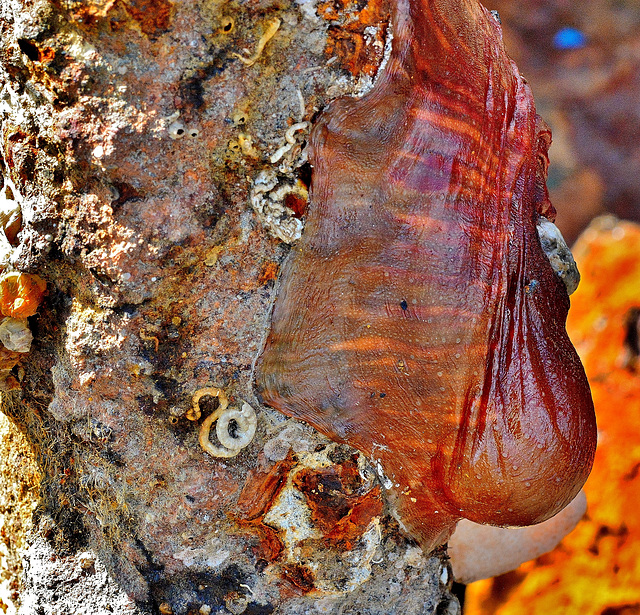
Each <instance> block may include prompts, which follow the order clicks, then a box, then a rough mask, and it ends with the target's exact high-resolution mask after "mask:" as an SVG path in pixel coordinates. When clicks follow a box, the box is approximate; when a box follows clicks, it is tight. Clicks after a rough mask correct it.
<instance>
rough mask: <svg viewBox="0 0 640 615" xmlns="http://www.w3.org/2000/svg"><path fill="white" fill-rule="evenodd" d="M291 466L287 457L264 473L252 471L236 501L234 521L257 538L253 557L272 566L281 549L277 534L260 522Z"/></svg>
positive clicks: (289, 457) (290, 460)
mask: <svg viewBox="0 0 640 615" xmlns="http://www.w3.org/2000/svg"><path fill="white" fill-rule="evenodd" d="M292 466H293V458H292V457H291V455H290V454H289V455H288V456H287V457H286V459H283V460H282V461H279V462H278V463H276V464H275V465H274V466H273V467H271V468H270V469H269V470H268V471H266V472H264V471H260V470H258V469H253V470H251V471H250V472H249V474H248V475H247V480H246V481H245V484H244V487H243V488H242V492H241V493H240V497H239V498H238V503H237V509H238V511H239V513H240V516H239V517H236V518H235V521H236V523H237V524H238V525H239V526H240V527H241V528H243V529H245V530H247V531H249V532H250V533H252V534H254V535H255V536H257V538H258V540H259V542H258V544H257V545H256V546H255V547H253V554H254V556H255V557H256V559H258V560H265V561H267V562H273V561H274V560H276V559H278V558H279V557H280V554H281V553H282V551H283V549H284V546H283V544H282V541H281V540H280V537H279V536H278V532H277V531H276V530H274V529H273V528H272V527H270V526H268V525H265V524H264V523H263V521H262V520H263V518H264V516H265V514H266V513H267V512H268V510H269V508H271V504H272V503H273V501H274V500H275V499H276V498H277V496H278V494H279V493H280V491H281V490H282V488H283V487H284V485H285V483H286V481H287V476H288V475H289V472H290V471H291V467H292Z"/></svg>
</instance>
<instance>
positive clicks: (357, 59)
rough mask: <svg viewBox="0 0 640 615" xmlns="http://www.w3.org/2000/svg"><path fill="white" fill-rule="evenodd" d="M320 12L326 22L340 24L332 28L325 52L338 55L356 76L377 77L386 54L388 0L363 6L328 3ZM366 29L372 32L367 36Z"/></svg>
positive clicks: (345, 0) (346, 0) (351, 0)
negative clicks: (362, 74)
mask: <svg viewBox="0 0 640 615" xmlns="http://www.w3.org/2000/svg"><path fill="white" fill-rule="evenodd" d="M317 10H318V14H319V15H320V16H321V17H322V18H323V19H326V20H327V21H331V22H336V21H338V22H339V23H338V24H333V25H331V26H330V27H329V37H328V40H327V48H326V53H327V54H328V55H330V56H337V57H338V58H339V60H340V63H341V65H342V66H343V67H344V68H346V69H347V70H348V71H349V72H350V73H351V74H353V75H358V74H360V73H364V74H365V75H370V76H373V75H375V74H376V72H377V70H378V66H380V62H381V61H382V57H383V55H384V42H385V38H386V31H387V27H388V25H389V14H390V10H389V5H388V0H369V2H367V3H366V4H364V6H363V3H362V2H361V1H360V2H358V1H357V0H326V1H325V2H320V3H319V4H318V7H317ZM367 28H370V30H369V31H368V33H367V34H365V30H366V29H367ZM371 28H374V30H375V33H374V32H373V31H372V30H371Z"/></svg>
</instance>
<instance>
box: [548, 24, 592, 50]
mask: <svg viewBox="0 0 640 615" xmlns="http://www.w3.org/2000/svg"><path fill="white" fill-rule="evenodd" d="M586 44H587V37H586V36H585V35H584V33H583V32H581V31H580V30H578V29H577V28H562V29H560V30H558V31H557V32H556V33H555V36H554V37H553V46H554V47H555V48H556V49H581V48H582V47H584V46H585V45H586Z"/></svg>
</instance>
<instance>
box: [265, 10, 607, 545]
mask: <svg viewBox="0 0 640 615" xmlns="http://www.w3.org/2000/svg"><path fill="white" fill-rule="evenodd" d="M392 22H393V36H394V38H393V49H392V52H391V57H390V58H389V61H388V63H387V65H386V67H385V69H384V71H383V73H382V74H381V75H380V76H379V78H378V80H377V82H376V84H375V86H374V88H373V89H372V90H371V91H370V92H369V93H368V94H367V95H365V96H363V97H362V98H360V99H353V98H343V99H339V100H336V101H334V102H333V103H332V104H331V105H330V106H329V107H328V109H327V110H326V111H325V112H324V113H323V115H322V116H321V118H320V120H319V121H318V123H317V125H316V126H315V127H314V129H313V132H312V134H311V142H310V161H311V164H312V166H313V177H312V185H311V193H310V205H309V213H308V218H307V221H306V228H305V231H304V234H303V236H302V239H301V240H300V242H299V243H298V244H296V245H295V247H294V249H293V251H292V254H291V256H290V257H289V260H288V261H287V263H286V264H285V266H284V268H283V272H282V279H281V286H280V290H279V296H278V299H277V301H276V304H275V307H274V312H273V321H272V329H271V332H270V335H269V337H268V339H267V342H266V346H265V349H264V351H263V354H262V356H261V358H260V360H259V362H258V365H257V372H256V384H257V387H258V391H259V393H260V395H261V396H262V399H263V400H264V401H265V402H266V403H267V404H269V405H271V406H273V407H275V408H277V409H278V410H280V411H281V412H283V413H285V414H286V415H289V416H293V417H296V418H298V419H301V420H304V421H307V422H308V423H310V424H311V425H313V426H314V427H316V428H317V429H318V430H319V431H321V432H323V433H325V434H326V435H328V436H329V437H331V438H333V439H334V440H337V441H340V442H346V443H348V444H350V445H352V446H354V447H356V448H358V449H360V450H361V451H363V452H364V453H366V454H367V455H368V456H369V457H370V458H371V459H372V460H373V462H374V465H376V467H378V468H379V470H380V472H381V475H382V478H383V480H382V482H383V485H384V486H385V487H386V489H387V493H388V496H389V502H390V504H391V506H392V509H393V511H394V513H395V514H396V516H397V518H398V519H399V521H400V522H401V524H402V526H403V527H404V528H405V529H406V531H408V532H409V533H410V534H411V535H412V536H413V537H415V538H416V539H417V540H418V541H419V542H420V544H421V545H422V546H423V548H424V549H425V550H430V549H432V548H433V547H435V546H437V545H438V544H441V543H443V542H445V541H446V540H447V538H448V536H449V534H450V533H451V531H452V529H453V527H455V523H456V522H457V521H458V520H459V519H460V518H463V517H464V518H467V519H470V520H472V521H475V522H477V523H488V524H493V525H529V524H533V523H538V522H540V521H543V520H545V519H547V518H549V517H551V516H552V515H554V514H555V513H557V512H558V511H559V510H561V509H562V508H563V507H564V506H565V505H566V504H568V503H569V502H570V501H571V500H572V499H573V498H574V496H575V495H576V494H577V493H578V491H579V490H580V487H581V486H582V484H583V483H584V481H585V480H586V477H587V475H588V473H589V470H590V468H591V464H592V461H593V455H594V450H595V443H596V426H595V419H594V413H593V404H592V401H591V395H590V391H589V386H588V383H587V380H586V377H585V374H584V370H583V368H582V366H581V364H580V361H579V359H578V356H577V354H576V352H575V350H574V348H573V346H572V345H571V343H570V341H569V338H568V337H567V334H566V331H565V321H566V317H567V311H568V308H569V298H568V296H567V292H566V289H565V286H564V284H563V283H562V281H561V280H560V278H559V277H558V276H557V275H556V274H555V273H554V271H553V270H552V268H551V266H550V264H549V261H548V259H547V258H546V257H545V255H544V253H543V251H542V248H541V246H540V241H539V239H538V235H537V232H536V222H537V221H538V218H539V216H541V215H542V216H545V217H547V218H549V219H551V220H552V219H553V217H554V213H555V212H554V210H553V207H552V206H551V204H550V203H549V201H548V198H547V190H546V184H545V181H546V171H547V163H548V159H547V148H548V147H549V144H550V133H549V131H548V129H547V128H546V127H545V126H544V124H543V122H542V121H541V120H540V119H539V118H538V116H537V115H536V111H535V106H534V103H533V97H532V95H531V91H530V89H529V87H528V85H527V83H526V81H525V80H524V79H523V78H522V77H521V76H520V74H519V72H518V70H517V68H516V66H515V64H514V63H513V62H512V61H511V60H510V59H509V58H508V56H507V55H506V52H505V49H504V45H503V41H502V34H501V30H500V26H499V24H498V22H497V20H496V18H495V17H494V16H493V15H491V13H489V12H488V11H487V10H485V9H484V8H483V7H482V6H481V5H480V4H479V3H478V2H475V1H473V0H458V1H456V2H454V1H451V0H449V1H444V0H398V2H397V4H396V6H395V9H394V14H393V16H392Z"/></svg>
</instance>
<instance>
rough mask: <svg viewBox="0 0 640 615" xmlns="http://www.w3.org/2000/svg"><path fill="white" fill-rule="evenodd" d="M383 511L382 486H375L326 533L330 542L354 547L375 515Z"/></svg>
mask: <svg viewBox="0 0 640 615" xmlns="http://www.w3.org/2000/svg"><path fill="white" fill-rule="evenodd" d="M381 513H382V497H381V495H380V487H374V488H373V489H372V490H371V491H369V492H368V493H365V494H364V495H363V496H362V497H360V498H358V499H357V500H356V502H355V503H354V504H353V508H351V510H350V511H349V513H348V514H347V515H346V516H345V517H343V518H342V519H340V521H338V523H336V525H335V526H334V527H333V529H332V530H331V531H330V532H329V533H328V534H327V535H326V540H327V542H328V543H329V544H331V545H334V546H339V547H342V548H343V549H346V550H350V549H353V546H354V543H355V542H356V541H357V540H358V539H359V538H360V537H361V536H362V534H364V532H365V531H366V530H367V528H368V527H369V524H370V523H371V521H373V518H374V517H377V516H379V515H380V514H381Z"/></svg>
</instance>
